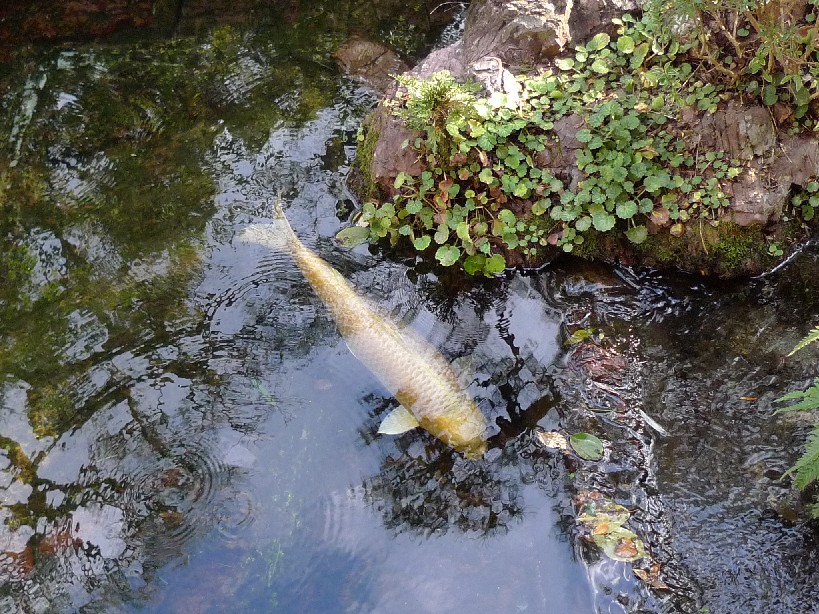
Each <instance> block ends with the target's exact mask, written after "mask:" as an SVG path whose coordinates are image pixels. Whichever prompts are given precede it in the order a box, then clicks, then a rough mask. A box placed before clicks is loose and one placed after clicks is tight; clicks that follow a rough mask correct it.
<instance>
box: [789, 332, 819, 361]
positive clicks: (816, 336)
mask: <svg viewBox="0 0 819 614" xmlns="http://www.w3.org/2000/svg"><path fill="white" fill-rule="evenodd" d="M817 341H819V326H817V327H816V328H814V329H813V330H812V331H810V332H809V333H808V334H807V335H806V336H805V338H804V339H802V341H800V342H799V343H797V344H796V347H795V348H793V349H792V350H791V353H790V354H788V356H793V355H794V354H796V353H797V352H798V351H799V350H801V349H803V348H805V347H807V346H809V345H810V344H811V343H815V342H817Z"/></svg>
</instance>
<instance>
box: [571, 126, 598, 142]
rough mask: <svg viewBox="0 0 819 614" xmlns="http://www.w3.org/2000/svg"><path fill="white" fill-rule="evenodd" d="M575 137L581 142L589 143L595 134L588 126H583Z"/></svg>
mask: <svg viewBox="0 0 819 614" xmlns="http://www.w3.org/2000/svg"><path fill="white" fill-rule="evenodd" d="M574 136H575V138H576V139H577V140H578V141H580V142H581V143H588V142H589V141H591V140H592V138H593V136H594V135H593V134H592V131H591V130H589V129H588V128H583V129H582V130H578V131H577V134H575V135H574Z"/></svg>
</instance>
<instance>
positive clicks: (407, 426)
mask: <svg viewBox="0 0 819 614" xmlns="http://www.w3.org/2000/svg"><path fill="white" fill-rule="evenodd" d="M416 426H419V424H418V420H416V419H415V416H413V415H412V414H411V413H410V412H409V410H408V409H407V408H406V407H404V406H403V405H399V406H398V407H396V408H395V409H393V410H392V411H391V412H390V413H388V414H387V417H386V418H384V420H383V422H381V426H379V427H378V432H379V433H381V434H383V435H400V434H401V433H406V432H407V431H411V430H412V429H414V428H415V427H416Z"/></svg>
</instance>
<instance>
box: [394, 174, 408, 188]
mask: <svg viewBox="0 0 819 614" xmlns="http://www.w3.org/2000/svg"><path fill="white" fill-rule="evenodd" d="M408 179H410V176H409V175H407V174H406V173H405V172H404V171H401V172H400V173H398V175H396V177H395V181H394V182H393V184H392V185H393V187H394V188H395V189H396V190H397V189H398V188H400V187H401V186H402V185H404V184H405V183H406V182H407V180H408Z"/></svg>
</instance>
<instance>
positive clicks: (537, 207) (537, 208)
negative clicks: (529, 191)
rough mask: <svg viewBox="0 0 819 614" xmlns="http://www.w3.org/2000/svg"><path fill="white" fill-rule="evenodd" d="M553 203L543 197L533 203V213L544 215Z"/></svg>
mask: <svg viewBox="0 0 819 614" xmlns="http://www.w3.org/2000/svg"><path fill="white" fill-rule="evenodd" d="M551 204H552V203H551V202H549V201H548V200H546V199H545V198H541V199H540V200H538V201H536V202H535V204H533V205H532V215H543V214H544V213H546V212H547V211H548V210H549V207H551Z"/></svg>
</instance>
